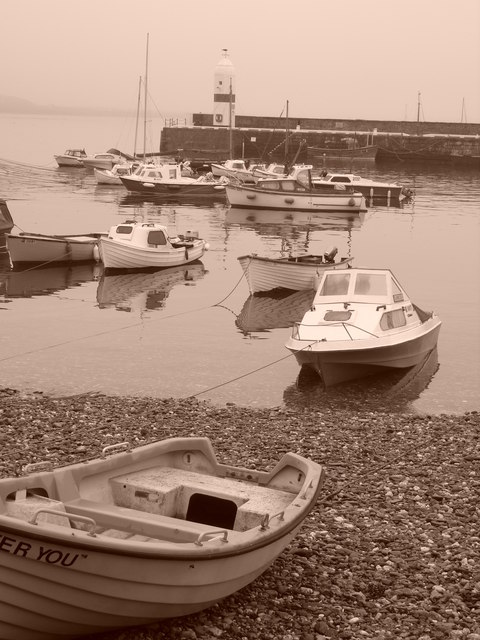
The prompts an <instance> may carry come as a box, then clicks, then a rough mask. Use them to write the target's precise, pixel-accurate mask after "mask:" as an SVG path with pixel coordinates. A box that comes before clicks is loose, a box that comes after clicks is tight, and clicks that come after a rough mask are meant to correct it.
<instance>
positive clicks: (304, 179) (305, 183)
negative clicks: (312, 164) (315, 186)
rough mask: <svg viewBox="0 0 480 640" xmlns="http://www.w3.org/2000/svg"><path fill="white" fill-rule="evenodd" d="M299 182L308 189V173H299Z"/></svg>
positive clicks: (304, 171)
mask: <svg viewBox="0 0 480 640" xmlns="http://www.w3.org/2000/svg"><path fill="white" fill-rule="evenodd" d="M297 181H298V182H299V183H300V184H301V185H302V186H303V187H308V182H309V180H308V171H306V170H303V171H299V172H298V173H297Z"/></svg>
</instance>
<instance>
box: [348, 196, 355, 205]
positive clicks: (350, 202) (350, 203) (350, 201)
mask: <svg viewBox="0 0 480 640" xmlns="http://www.w3.org/2000/svg"><path fill="white" fill-rule="evenodd" d="M348 204H349V205H350V206H351V207H354V206H355V198H350V200H349V201H348Z"/></svg>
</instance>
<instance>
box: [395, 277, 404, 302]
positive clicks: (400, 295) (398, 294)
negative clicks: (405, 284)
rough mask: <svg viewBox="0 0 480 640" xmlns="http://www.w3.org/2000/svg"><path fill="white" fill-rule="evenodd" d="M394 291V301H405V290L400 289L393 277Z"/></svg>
mask: <svg viewBox="0 0 480 640" xmlns="http://www.w3.org/2000/svg"><path fill="white" fill-rule="evenodd" d="M392 292H393V301H394V302H403V300H404V297H403V291H402V290H401V289H400V287H399V286H398V284H397V283H396V282H395V280H394V279H393V278H392Z"/></svg>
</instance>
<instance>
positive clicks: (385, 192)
mask: <svg viewBox="0 0 480 640" xmlns="http://www.w3.org/2000/svg"><path fill="white" fill-rule="evenodd" d="M325 182H328V183H332V184H346V185H350V186H352V187H354V189H355V191H360V193H362V194H363V195H364V196H365V197H366V198H380V197H381V198H392V199H397V200H401V199H402V198H405V197H407V196H411V195H412V190H411V189H407V188H406V187H404V186H402V185H401V184H398V183H397V182H381V181H380V180H372V179H370V178H362V177H361V176H357V175H355V174H354V173H333V172H331V171H323V172H322V173H321V174H320V175H319V176H312V183H313V186H314V187H317V186H320V187H321V186H322V185H323V184H324V183H325Z"/></svg>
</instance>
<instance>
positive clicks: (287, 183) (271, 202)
mask: <svg viewBox="0 0 480 640" xmlns="http://www.w3.org/2000/svg"><path fill="white" fill-rule="evenodd" d="M225 188H226V191H227V198H228V201H229V203H230V204H231V205H232V206H233V207H240V208H242V207H243V208H249V209H273V210H277V211H279V210H288V211H338V212H349V213H353V212H358V213H359V212H360V211H366V204H365V198H364V196H363V195H362V194H361V193H360V192H358V191H355V190H354V189H353V187H350V186H346V185H343V184H328V183H325V184H324V185H322V186H321V187H319V186H318V185H317V186H316V187H314V186H313V184H312V180H311V170H310V169H309V168H305V167H302V166H298V167H297V168H294V169H293V171H292V172H291V173H290V174H289V175H288V176H287V177H279V178H264V179H260V180H258V182H257V183H256V184H255V185H249V184H240V183H233V182H230V183H228V184H227V185H226V187H225Z"/></svg>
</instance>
